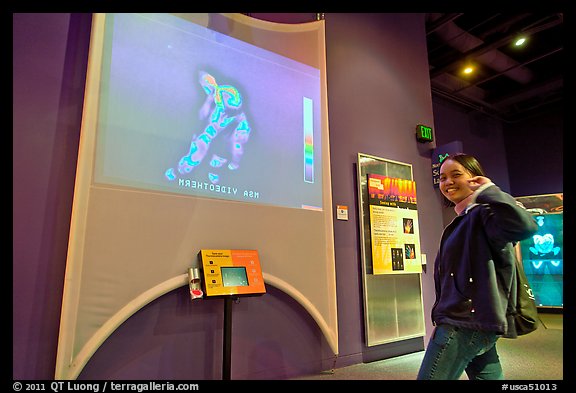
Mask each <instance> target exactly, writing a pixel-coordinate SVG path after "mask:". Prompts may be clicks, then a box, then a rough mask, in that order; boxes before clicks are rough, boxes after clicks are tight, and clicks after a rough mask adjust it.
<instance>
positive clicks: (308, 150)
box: [302, 97, 314, 183]
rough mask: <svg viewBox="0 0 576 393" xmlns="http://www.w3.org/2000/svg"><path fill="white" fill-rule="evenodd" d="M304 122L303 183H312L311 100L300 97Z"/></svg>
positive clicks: (312, 123)
mask: <svg viewBox="0 0 576 393" xmlns="http://www.w3.org/2000/svg"><path fill="white" fill-rule="evenodd" d="M302 100H303V102H302V103H303V120H304V124H303V126H304V181H305V182H306V183H314V114H313V112H312V109H313V108H312V100H311V99H310V98H308V97H302Z"/></svg>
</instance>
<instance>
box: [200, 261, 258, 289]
mask: <svg viewBox="0 0 576 393" xmlns="http://www.w3.org/2000/svg"><path fill="white" fill-rule="evenodd" d="M199 257H200V261H201V263H202V270H203V272H204V287H205V293H206V296H223V295H255V294H263V293H266V288H265V286H264V279H263V277H262V269H261V267H260V258H259V257H258V251H257V250H201V251H200V253H199Z"/></svg>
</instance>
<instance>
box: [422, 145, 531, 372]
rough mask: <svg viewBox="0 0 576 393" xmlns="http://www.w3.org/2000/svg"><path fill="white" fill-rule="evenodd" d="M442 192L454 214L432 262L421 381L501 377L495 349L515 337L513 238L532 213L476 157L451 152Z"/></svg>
mask: <svg viewBox="0 0 576 393" xmlns="http://www.w3.org/2000/svg"><path fill="white" fill-rule="evenodd" d="M440 191H441V192H442V195H443V196H444V198H445V203H446V204H447V205H451V206H454V210H455V211H456V213H457V214H458V216H457V217H455V218H454V220H452V222H451V223H450V224H449V225H448V226H447V227H446V228H445V229H444V233H443V234H442V238H441V241H440V248H439V251H438V254H437V256H436V261H435V263H434V281H435V284H436V286H435V288H436V301H435V303H434V306H433V308H432V312H431V314H432V321H433V323H434V325H435V329H434V331H433V333H432V338H431V340H430V341H429V342H428V347H427V349H426V353H425V355H424V359H423V361H422V365H421V368H420V371H419V373H418V379H459V378H460V377H461V376H462V374H463V373H464V372H466V374H467V375H468V378H469V379H504V374H503V371H502V367H501V365H500V360H499V357H498V352H497V350H496V343H497V341H498V339H499V338H500V337H502V336H503V337H510V338H515V337H516V335H517V332H516V329H515V324H514V322H513V316H514V315H515V310H516V288H517V285H518V283H517V278H516V274H515V271H516V253H515V249H514V246H513V244H515V243H517V242H518V241H520V240H523V239H527V238H529V237H530V236H532V235H533V234H534V233H535V232H536V231H537V228H538V227H537V225H536V222H535V220H534V219H533V218H532V216H531V215H530V213H529V212H527V211H526V209H524V208H523V207H521V206H520V205H519V204H517V202H516V200H515V199H514V198H513V197H512V196H510V195H508V194H507V193H505V192H503V191H502V190H500V188H499V187H498V186H496V185H495V184H494V183H492V181H491V180H490V179H489V178H488V177H486V176H485V173H484V170H483V169H482V166H481V165H480V163H479V162H478V161H477V160H476V158H475V157H473V156H470V155H467V154H462V153H459V154H453V155H450V156H448V158H446V159H445V160H444V162H443V163H442V165H441V167H440Z"/></svg>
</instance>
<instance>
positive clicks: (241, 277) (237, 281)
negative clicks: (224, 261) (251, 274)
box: [220, 266, 248, 287]
mask: <svg viewBox="0 0 576 393" xmlns="http://www.w3.org/2000/svg"><path fill="white" fill-rule="evenodd" d="M220 271H221V272H222V285H224V286H225V287H245V286H247V285H248V277H247V276H246V268H245V267H224V266H222V267H220Z"/></svg>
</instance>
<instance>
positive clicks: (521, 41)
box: [514, 37, 526, 46]
mask: <svg viewBox="0 0 576 393" xmlns="http://www.w3.org/2000/svg"><path fill="white" fill-rule="evenodd" d="M525 43H526V37H518V38H517V39H516V41H514V46H522V45H524V44H525Z"/></svg>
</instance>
